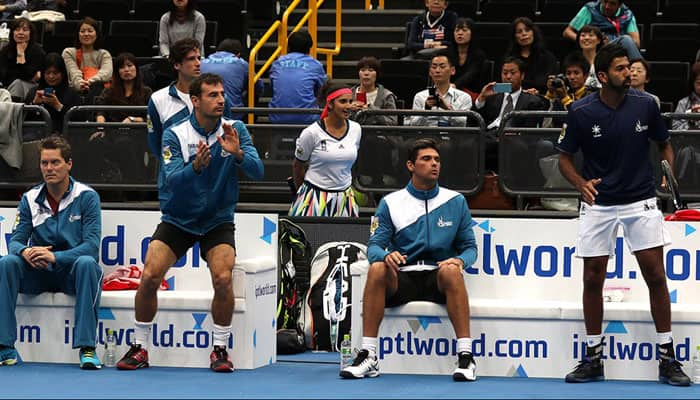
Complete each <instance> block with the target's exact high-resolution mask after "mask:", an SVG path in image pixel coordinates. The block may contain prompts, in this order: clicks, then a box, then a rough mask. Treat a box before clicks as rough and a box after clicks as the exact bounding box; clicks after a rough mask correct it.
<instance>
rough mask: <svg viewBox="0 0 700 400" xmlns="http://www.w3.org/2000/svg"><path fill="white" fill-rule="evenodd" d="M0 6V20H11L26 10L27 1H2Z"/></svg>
mask: <svg viewBox="0 0 700 400" xmlns="http://www.w3.org/2000/svg"><path fill="white" fill-rule="evenodd" d="M2 3H3V4H0V19H11V18H14V16H15V15H18V14H21V13H22V11H24V10H26V9H27V0H4V1H3V2H2Z"/></svg>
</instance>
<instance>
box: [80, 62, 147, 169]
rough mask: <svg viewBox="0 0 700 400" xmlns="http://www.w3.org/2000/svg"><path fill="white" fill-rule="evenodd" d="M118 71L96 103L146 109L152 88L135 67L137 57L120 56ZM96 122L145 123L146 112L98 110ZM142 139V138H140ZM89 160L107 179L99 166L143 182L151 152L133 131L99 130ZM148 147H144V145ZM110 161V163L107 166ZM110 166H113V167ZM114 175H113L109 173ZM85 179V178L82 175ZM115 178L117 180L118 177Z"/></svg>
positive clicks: (93, 141) (93, 137) (90, 146)
mask: <svg viewBox="0 0 700 400" xmlns="http://www.w3.org/2000/svg"><path fill="white" fill-rule="evenodd" d="M114 66H115V67H116V70H115V71H114V75H113V76H112V84H111V85H110V87H109V88H106V89H105V90H104V91H103V92H102V94H101V95H100V97H97V98H96V101H95V103H96V104H98V105H105V106H145V105H146V104H148V99H150V97H151V88H149V87H148V86H144V85H143V82H142V81H141V75H140V74H139V69H138V68H137V67H136V57H135V56H134V55H133V54H131V53H121V54H119V56H118V57H117V59H116V62H115V64H114ZM96 120H97V122H122V123H125V124H130V123H135V122H146V113H145V112H143V113H139V112H133V111H132V112H126V111H109V112H105V111H99V112H98V113H97V118H96ZM141 139H142V138H141ZM89 141H90V145H89V146H88V149H89V152H88V155H87V156H86V157H85V158H89V159H90V160H91V161H93V163H91V165H92V166H93V167H92V172H93V173H94V174H101V175H102V176H103V177H104V176H105V174H104V172H105V170H102V169H101V168H98V167H96V166H97V165H100V166H110V167H111V168H114V170H118V171H119V172H120V175H121V176H126V177H130V178H131V179H140V178H141V177H142V176H144V173H145V165H144V153H146V152H147V151H148V150H147V149H146V148H145V147H144V148H141V145H142V144H143V143H145V142H144V141H143V140H139V139H138V138H136V137H135V134H134V133H133V132H131V131H123V130H122V131H115V130H105V129H99V128H98V131H97V132H95V133H94V134H92V135H91V136H90V138H89ZM144 146H145V144H144ZM105 161H109V163H105ZM110 164H111V165H110ZM110 175H111V176H114V174H110ZM80 176H83V175H80ZM115 179H116V178H115Z"/></svg>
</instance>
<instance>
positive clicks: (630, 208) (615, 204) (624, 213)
mask: <svg viewBox="0 0 700 400" xmlns="http://www.w3.org/2000/svg"><path fill="white" fill-rule="evenodd" d="M595 70H596V74H597V75H598V80H599V81H600V83H601V84H602V86H603V87H602V89H601V90H600V92H598V93H597V94H594V95H590V96H586V97H584V98H583V99H581V100H579V101H577V102H575V103H574V104H573V105H571V106H570V107H569V114H568V116H567V122H566V126H565V127H564V129H563V130H562V133H561V136H560V137H559V141H558V144H557V149H558V150H559V151H560V156H559V170H560V171H561V173H562V175H564V177H566V179H567V180H568V181H569V182H571V184H572V185H574V186H575V187H576V189H577V190H578V191H579V192H581V196H582V198H583V203H582V204H581V211H580V221H581V222H580V226H579V235H578V241H577V243H576V256H577V257H581V258H583V315H584V320H585V323H586V344H587V346H588V347H587V350H586V354H585V356H584V357H583V359H582V360H581V361H580V362H579V364H578V365H577V366H576V368H575V369H574V370H573V371H572V372H571V373H569V374H568V375H566V382H571V383H575V382H591V381H597V380H602V379H604V370H603V360H602V358H603V347H604V340H603V336H602V335H601V330H602V329H601V328H602V322H603V293H602V292H603V283H604V282H605V274H606V267H607V264H608V258H609V257H610V256H611V255H612V254H613V251H614V247H615V237H616V235H617V230H618V226H620V225H622V226H623V228H624V236H625V240H626V242H627V246H628V247H629V249H630V251H631V252H632V253H634V255H635V257H636V258H637V262H638V264H639V269H640V271H641V272H642V276H643V277H644V281H645V282H646V284H647V287H648V289H649V301H650V303H651V315H652V318H653V320H654V324H655V326H656V332H657V334H656V335H657V352H658V357H659V381H660V382H662V383H668V384H671V385H674V386H688V385H690V379H689V378H688V376H687V375H686V374H685V373H683V370H682V369H681V364H680V363H679V362H678V361H677V360H676V357H675V352H674V347H673V337H672V333H671V304H670V299H669V294H668V287H667V286H666V270H665V268H664V261H663V246H665V245H668V244H670V243H671V242H670V237H669V235H668V232H666V230H665V228H664V225H663V215H662V214H661V211H659V209H658V207H657V200H656V191H655V184H654V176H653V173H652V166H651V163H650V161H649V156H648V154H649V142H650V140H653V141H654V142H656V144H657V146H658V149H659V155H660V157H661V159H664V160H667V161H668V162H669V163H670V164H671V165H673V149H672V148H671V144H670V143H669V133H668V130H667V129H666V126H665V124H664V121H663V120H662V118H661V115H660V114H659V109H658V107H657V106H656V103H655V102H654V99H652V98H651V97H650V96H648V95H646V94H644V93H641V92H638V91H636V90H630V89H629V88H630V82H631V81H630V62H629V59H628V58H627V52H626V51H625V49H624V48H623V47H622V46H620V45H617V44H609V45H606V46H604V47H603V48H602V49H601V50H600V51H599V52H598V54H597V55H596V58H595ZM579 149H580V150H581V151H582V153H583V158H584V165H583V171H582V174H579V173H578V172H577V171H576V168H575V167H574V161H573V158H574V154H575V153H576V152H577V151H578V150H579Z"/></svg>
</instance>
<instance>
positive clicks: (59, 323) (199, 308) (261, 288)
mask: <svg viewBox="0 0 700 400" xmlns="http://www.w3.org/2000/svg"><path fill="white" fill-rule="evenodd" d="M15 213H16V211H15V210H14V209H9V208H0V237H2V238H3V239H4V240H2V241H0V254H3V255H4V254H7V243H8V242H9V239H10V232H11V230H12V225H13V223H14V221H15ZM159 221H160V213H159V212H153V211H110V210H104V211H102V239H101V244H100V253H99V263H100V265H101V266H102V267H103V271H104V273H105V274H108V273H109V272H111V271H113V270H114V269H115V268H116V267H118V266H121V265H127V266H128V265H137V266H143V262H144V259H145V255H146V249H147V246H148V242H149V240H150V236H151V234H152V232H153V231H154V230H155V227H156V225H157V224H158V222H159ZM235 223H236V245H237V246H236V248H237V254H236V265H235V267H234V270H233V293H234V297H235V310H234V314H233V323H232V325H233V335H232V336H231V338H230V340H229V346H230V348H231V349H232V351H231V353H230V355H231V358H232V360H233V363H234V365H235V367H236V368H239V369H252V368H258V367H261V366H265V365H269V364H271V363H274V362H276V327H275V323H276V306H277V297H276V294H277V214H246V213H237V214H236V219H235ZM165 280H166V282H167V283H168V285H169V287H170V289H169V290H168V291H159V292H158V305H159V311H158V313H157V315H156V318H155V320H154V322H155V323H154V326H153V330H152V334H151V338H150V340H151V343H150V344H149V346H148V347H149V353H150V362H151V364H152V365H156V366H172V367H182V366H187V367H208V366H209V353H210V352H211V349H212V341H213V336H212V329H213V327H212V323H213V322H212V318H211V313H210V311H209V310H210V305H211V299H212V297H213V289H212V286H211V278H210V273H209V270H208V269H207V267H206V262H205V261H204V260H203V259H202V258H201V255H200V253H199V246H198V244H196V245H195V246H194V247H193V248H192V249H190V250H188V252H187V253H186V255H185V256H183V258H182V259H180V260H178V262H177V263H176V264H175V265H174V266H173V267H172V268H171V269H170V270H169V271H168V273H167V274H166V277H165ZM135 293H136V292H135V291H134V290H126V291H103V292H102V300H101V303H100V311H99V321H98V336H97V339H98V343H97V344H98V347H100V348H101V347H102V346H104V340H105V337H106V333H107V330H108V329H112V330H114V332H115V336H116V339H117V353H118V354H119V356H121V354H123V353H125V352H126V351H127V350H128V346H129V344H131V343H132V340H133V334H134V331H133V325H134V295H135ZM73 304H74V299H73V297H71V296H67V295H64V294H61V293H43V294H40V295H20V296H19V299H18V307H17V312H16V314H17V322H18V326H17V338H18V341H17V343H16V347H17V349H18V351H19V353H20V355H21V357H22V358H23V359H24V360H25V361H33V362H59V363H76V362H77V351H75V350H73V349H71V343H72V337H73V336H72V335H73V328H74V323H75V318H74V313H73ZM98 354H99V355H100V356H101V355H102V350H101V349H100V350H98Z"/></svg>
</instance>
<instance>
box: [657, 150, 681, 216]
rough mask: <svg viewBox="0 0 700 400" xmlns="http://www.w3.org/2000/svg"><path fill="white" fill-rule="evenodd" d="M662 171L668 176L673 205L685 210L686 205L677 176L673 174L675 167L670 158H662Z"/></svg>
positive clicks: (677, 208) (668, 187) (667, 182)
mask: <svg viewBox="0 0 700 400" xmlns="http://www.w3.org/2000/svg"><path fill="white" fill-rule="evenodd" d="M661 171H662V172H663V174H664V176H665V177H666V189H668V191H669V192H670V193H671V200H673V207H674V208H675V209H676V211H678V210H684V209H685V205H684V204H683V201H682V200H681V192H680V191H679V190H678V181H677V180H676V177H675V176H673V169H672V168H671V164H669V163H668V160H661Z"/></svg>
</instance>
